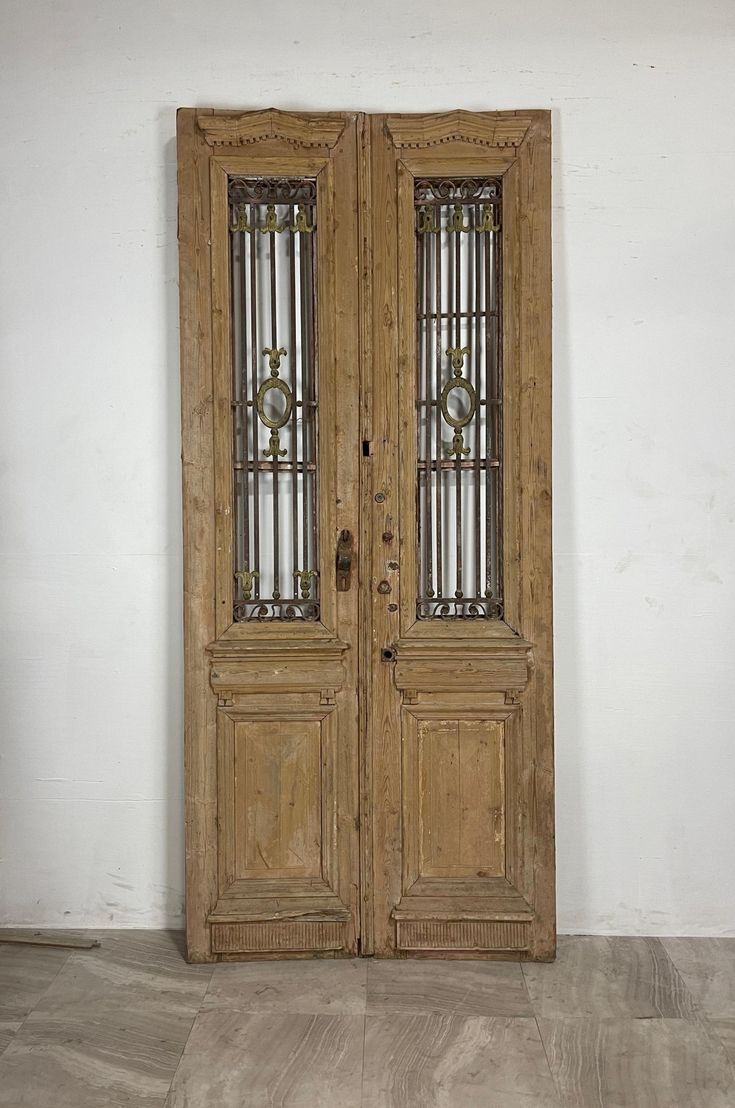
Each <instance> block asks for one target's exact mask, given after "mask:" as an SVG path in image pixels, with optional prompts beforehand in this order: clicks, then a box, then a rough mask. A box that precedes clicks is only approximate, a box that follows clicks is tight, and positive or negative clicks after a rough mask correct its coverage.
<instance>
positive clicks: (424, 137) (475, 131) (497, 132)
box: [386, 108, 533, 149]
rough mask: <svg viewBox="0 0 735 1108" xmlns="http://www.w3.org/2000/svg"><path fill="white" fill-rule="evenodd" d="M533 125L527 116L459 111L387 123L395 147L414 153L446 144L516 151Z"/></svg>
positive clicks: (399, 118)
mask: <svg viewBox="0 0 735 1108" xmlns="http://www.w3.org/2000/svg"><path fill="white" fill-rule="evenodd" d="M532 122H533V120H532V117H531V116H530V115H516V114H515V113H514V112H466V111H463V110H462V109H461V108H458V109H457V110H456V111H452V112H445V113H444V114H443V115H389V116H387V119H386V124H387V127H388V131H389V132H390V135H391V138H392V139H393V142H394V143H395V145H396V146H399V147H409V148H414V149H417V148H420V147H427V146H442V145H443V144H444V143H447V142H471V143H474V145H476V146H487V147H507V146H510V147H514V148H515V147H518V146H520V145H521V143H522V142H523V140H524V138H525V137H526V132H527V131H528V128H529V127H530V126H531V123H532Z"/></svg>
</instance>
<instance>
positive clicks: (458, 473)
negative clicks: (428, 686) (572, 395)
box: [454, 206, 464, 596]
mask: <svg viewBox="0 0 735 1108" xmlns="http://www.w3.org/2000/svg"><path fill="white" fill-rule="evenodd" d="M460 212H461V213H462V219H461V220H458V223H459V224H460V226H461V225H462V223H464V206H462V207H461V208H460ZM454 236H455V241H454V286H455V287H454V311H455V323H454V331H455V334H454V345H455V346H456V347H457V348H458V349H459V348H460V347H461V346H462V320H461V316H460V312H461V311H462V232H461V231H460V230H456V231H455V232H454ZM454 461H455V465H454V473H455V484H456V492H455V497H456V503H455V506H454V507H455V528H456V536H455V537H456V544H457V555H456V557H457V565H456V567H455V569H456V575H457V587H456V591H455V596H462V594H463V588H462V584H463V582H462V466H461V461H462V459H461V457H460V455H459V454H455V456H454Z"/></svg>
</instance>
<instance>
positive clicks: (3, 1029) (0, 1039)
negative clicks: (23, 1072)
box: [0, 1020, 23, 1054]
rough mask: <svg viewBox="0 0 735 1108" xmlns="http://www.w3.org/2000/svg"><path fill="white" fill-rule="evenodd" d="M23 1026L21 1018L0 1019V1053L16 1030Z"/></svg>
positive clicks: (10, 1040)
mask: <svg viewBox="0 0 735 1108" xmlns="http://www.w3.org/2000/svg"><path fill="white" fill-rule="evenodd" d="M22 1026H23V1021H22V1020H0V1054H2V1053H3V1051H4V1050H5V1048H6V1047H7V1046H8V1045H9V1044H10V1043H12V1041H13V1039H14V1038H15V1034H16V1032H17V1031H20V1029H21V1027H22Z"/></svg>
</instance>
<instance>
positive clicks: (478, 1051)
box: [362, 963, 557, 1108]
mask: <svg viewBox="0 0 735 1108" xmlns="http://www.w3.org/2000/svg"><path fill="white" fill-rule="evenodd" d="M454 964H455V965H456V964H457V963H454ZM396 968H397V969H398V970H402V969H403V966H402V965H399V966H397V967H396ZM362 1103H363V1108H554V1106H555V1105H556V1104H557V1100H556V1096H555V1091H554V1083H553V1080H552V1077H551V1073H550V1071H549V1066H548V1063H547V1061H546V1055H545V1053H544V1049H543V1045H542V1043H541V1039H540V1037H539V1033H538V1028H537V1026H536V1021H535V1020H534V1019H532V1018H521V1019H512V1018H504V1017H485V1018H478V1017H470V1018H464V1017H460V1016H444V1015H424V1014H422V1015H406V1014H398V1015H392V1016H368V1017H367V1019H366V1028H365V1062H364V1074H363V1100H362Z"/></svg>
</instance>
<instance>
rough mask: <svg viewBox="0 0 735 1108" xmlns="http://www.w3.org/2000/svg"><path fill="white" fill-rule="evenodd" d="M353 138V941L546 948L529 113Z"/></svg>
mask: <svg viewBox="0 0 735 1108" xmlns="http://www.w3.org/2000/svg"><path fill="white" fill-rule="evenodd" d="M370 135H371V158H372V160H371V179H372V183H373V189H374V190H375V189H377V190H378V196H377V197H376V196H375V192H374V194H373V204H372V208H371V222H370V238H371V242H372V248H373V252H374V254H373V267H372V271H373V275H374V278H373V299H372V310H373V355H372V374H373V391H372V396H373V405H372V419H373V424H372V434H373V439H374V441H375V450H374V454H373V458H372V465H373V481H372V485H371V497H370V500H366V510H369V512H370V516H371V520H372V523H371V526H370V528H369V531H370V534H371V536H372V543H371V558H372V564H371V579H370V587H371V594H372V625H373V627H374V628H375V644H376V649H375V650H374V652H373V659H372V660H373V665H372V672H371V689H372V700H373V702H374V703H378V702H379V703H380V704H381V711H380V713H379V714H377V713H375V714H373V715H372V717H371V719H370V720H369V724H368V743H369V756H370V782H371V789H370V795H371V802H370V811H371V816H372V819H373V834H372V845H373V875H374V887H373V890H372V895H373V905H374V908H373V915H374V927H375V930H374V947H373V949H374V950H375V952H376V953H378V954H380V955H383V956H386V955H401V954H408V953H419V952H420V951H423V950H425V951H432V952H434V953H438V952H442V954H443V956H447V957H449V956H453V955H454V954H456V955H457V956H459V957H466V956H468V953H469V952H470V951H472V952H474V953H475V956H477V955H480V954H482V955H484V956H487V957H501V958H502V957H509V956H513V957H533V958H549V957H551V956H553V949H554V910H553V902H554V894H553V883H554V874H553V830H552V829H553V801H552V791H551V782H552V741H553V740H552V717H551V691H550V678H551V551H550V487H549V466H550V457H549V425H548V419H549V399H550V320H549V300H550V267H549V237H550V231H549V196H548V192H549V161H550V159H549V134H548V116H547V115H546V113H543V112H541V113H538V112H529V113H466V112H451V113H447V114H446V115H445V116H425V117H422V116H384V117H373V118H372V119H371V122H370ZM393 366H395V367H396V369H393V368H392V367H393ZM386 532H387V533H388V534H389V535H390V541H386V539H385V533H386Z"/></svg>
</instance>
